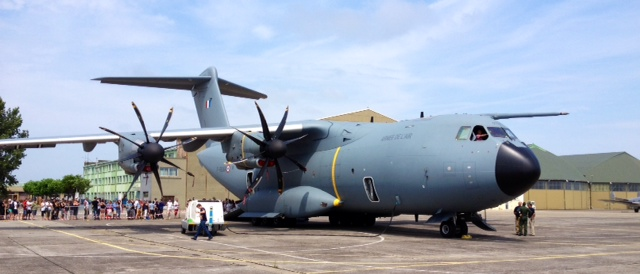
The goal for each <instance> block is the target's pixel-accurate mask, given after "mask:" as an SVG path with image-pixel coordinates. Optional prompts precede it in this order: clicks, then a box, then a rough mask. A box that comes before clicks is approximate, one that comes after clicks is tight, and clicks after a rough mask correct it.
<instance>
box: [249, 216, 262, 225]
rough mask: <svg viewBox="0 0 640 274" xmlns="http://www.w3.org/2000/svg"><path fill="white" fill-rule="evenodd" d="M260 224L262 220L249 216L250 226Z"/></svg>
mask: <svg viewBox="0 0 640 274" xmlns="http://www.w3.org/2000/svg"><path fill="white" fill-rule="evenodd" d="M261 224H262V220H260V218H251V225H252V226H260V225H261Z"/></svg>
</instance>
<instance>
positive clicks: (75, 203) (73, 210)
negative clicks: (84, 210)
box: [71, 198, 80, 220]
mask: <svg viewBox="0 0 640 274" xmlns="http://www.w3.org/2000/svg"><path fill="white" fill-rule="evenodd" d="M78 207H80V201H78V198H75V199H73V202H72V204H71V214H72V215H73V219H74V220H78Z"/></svg>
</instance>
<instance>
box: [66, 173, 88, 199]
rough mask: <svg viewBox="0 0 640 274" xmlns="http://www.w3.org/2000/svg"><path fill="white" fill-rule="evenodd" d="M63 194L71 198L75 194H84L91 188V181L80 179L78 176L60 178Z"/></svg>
mask: <svg viewBox="0 0 640 274" xmlns="http://www.w3.org/2000/svg"><path fill="white" fill-rule="evenodd" d="M61 182H62V186H63V189H64V193H65V194H67V195H68V196H73V195H74V194H75V193H76V192H78V193H80V194H84V193H86V192H87V190H89V188H91V180H89V179H85V178H82V176H80V175H67V176H64V178H62V181H61Z"/></svg>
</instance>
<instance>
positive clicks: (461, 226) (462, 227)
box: [456, 221, 469, 237]
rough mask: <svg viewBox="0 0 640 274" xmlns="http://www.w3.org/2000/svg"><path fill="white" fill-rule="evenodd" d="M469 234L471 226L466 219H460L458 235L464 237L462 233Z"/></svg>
mask: <svg viewBox="0 0 640 274" xmlns="http://www.w3.org/2000/svg"><path fill="white" fill-rule="evenodd" d="M467 234H469V226H467V223H466V222H464V221H458V228H457V229H456V237H462V235H467Z"/></svg>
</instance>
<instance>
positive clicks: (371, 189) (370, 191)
mask: <svg viewBox="0 0 640 274" xmlns="http://www.w3.org/2000/svg"><path fill="white" fill-rule="evenodd" d="M362 182H363V185H364V192H365V193H366V194H367V198H369V201H372V202H379V201H380V199H379V198H378V192H377V191H376V185H375V184H374V182H373V178H371V177H364V179H363V180H362Z"/></svg>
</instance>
